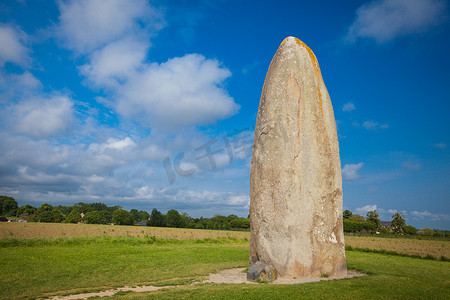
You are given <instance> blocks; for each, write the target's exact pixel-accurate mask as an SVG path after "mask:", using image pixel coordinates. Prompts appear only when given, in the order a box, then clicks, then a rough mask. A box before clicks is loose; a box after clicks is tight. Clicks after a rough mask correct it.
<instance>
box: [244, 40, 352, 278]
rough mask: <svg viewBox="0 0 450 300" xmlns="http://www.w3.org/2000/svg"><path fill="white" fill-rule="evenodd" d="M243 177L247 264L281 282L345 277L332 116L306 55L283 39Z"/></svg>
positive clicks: (309, 55) (338, 168)
mask: <svg viewBox="0 0 450 300" xmlns="http://www.w3.org/2000/svg"><path fill="white" fill-rule="evenodd" d="M252 155H253V156H252V164H251V172H250V199H251V200H250V219H251V235H250V262H251V264H253V263H255V262H257V261H260V260H265V261H267V262H268V263H270V264H272V265H273V266H274V267H275V268H276V270H277V271H278V276H281V277H297V278H298V277H310V276H312V277H319V276H321V275H322V274H327V275H329V276H345V275H346V273H347V268H346V262H345V248H344V234H343V227H342V177H341V163H340V158H339V144H338V138H337V132H336V123H335V120H334V113H333V108H332V106H331V100H330V97H329V95H328V92H327V89H326V87H325V84H324V82H323V79H322V74H321V72H320V68H319V64H318V62H317V59H316V57H315V55H314V53H313V52H312V51H311V49H309V48H308V46H306V45H305V44H304V43H303V42H302V41H300V40H299V39H296V38H294V37H288V38H286V39H285V40H284V41H283V42H282V43H281V45H280V47H279V48H278V51H277V52H276V53H275V56H274V57H273V59H272V62H271V64H270V67H269V71H268V72H267V75H266V80H265V82H264V87H263V90H262V94H261V100H260V104H259V110H258V117H257V121H256V127H255V137H254V142H253V154H252Z"/></svg>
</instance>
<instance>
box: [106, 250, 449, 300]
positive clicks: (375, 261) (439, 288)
mask: <svg viewBox="0 0 450 300" xmlns="http://www.w3.org/2000/svg"><path fill="white" fill-rule="evenodd" d="M347 263H348V267H349V268H351V269H358V270H360V271H363V272H366V273H368V276H366V277H360V278H351V279H341V280H333V281H321V282H314V283H304V284H296V285H275V284H258V285H245V284H233V285H226V284H202V285H201V286H186V287H177V288H172V289H165V290H159V291H156V292H152V293H129V294H126V295H119V296H114V297H112V298H114V299H188V298H197V299H450V263H449V262H441V261H430V260H422V259H416V258H409V257H398V256H390V255H383V254H373V253H362V252H355V251H347Z"/></svg>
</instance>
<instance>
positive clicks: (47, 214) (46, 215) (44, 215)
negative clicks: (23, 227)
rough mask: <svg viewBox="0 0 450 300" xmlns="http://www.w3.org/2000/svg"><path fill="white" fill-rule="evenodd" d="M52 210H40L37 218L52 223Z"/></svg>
mask: <svg viewBox="0 0 450 300" xmlns="http://www.w3.org/2000/svg"><path fill="white" fill-rule="evenodd" d="M52 212H53V211H49V210H45V211H42V212H41V213H40V214H39V216H38V218H39V222H45V223H52V222H53V213H52Z"/></svg>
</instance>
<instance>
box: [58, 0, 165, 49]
mask: <svg viewBox="0 0 450 300" xmlns="http://www.w3.org/2000/svg"><path fill="white" fill-rule="evenodd" d="M59 9H60V13H61V14H60V17H59V20H60V26H59V31H58V35H59V36H60V38H61V39H62V40H63V41H64V43H65V45H66V46H67V47H68V48H70V49H73V50H75V51H77V52H80V53H86V52H89V51H92V50H95V49H97V48H99V47H102V46H103V45H105V44H106V43H110V42H113V41H114V40H116V39H117V38H119V37H123V36H124V35H129V34H141V33H142V32H141V29H142V25H141V24H144V26H145V27H146V28H145V29H146V32H150V31H151V30H152V29H153V30H157V29H160V28H161V27H162V26H163V24H164V23H163V21H162V19H161V16H160V15H159V12H157V11H156V10H155V9H153V8H152V7H151V6H150V5H149V4H148V2H147V1H144V0H133V1H125V0H108V1H104V0H81V1H67V2H64V1H60V2H59Z"/></svg>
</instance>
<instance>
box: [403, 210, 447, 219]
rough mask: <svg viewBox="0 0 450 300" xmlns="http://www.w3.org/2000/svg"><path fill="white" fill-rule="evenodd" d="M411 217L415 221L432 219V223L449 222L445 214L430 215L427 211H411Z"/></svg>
mask: <svg viewBox="0 0 450 300" xmlns="http://www.w3.org/2000/svg"><path fill="white" fill-rule="evenodd" d="M411 215H412V216H413V217H414V218H415V219H419V220H423V219H432V220H433V221H441V220H445V221H449V220H450V215H447V214H433V213H430V212H429V211H427V210H424V211H416V210H415V211H412V212H411Z"/></svg>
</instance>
